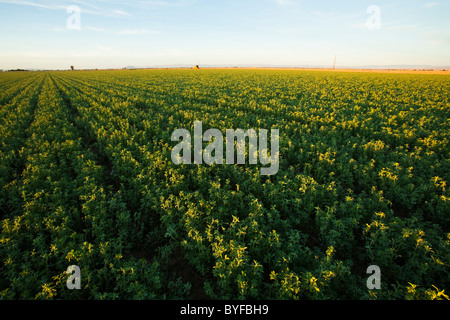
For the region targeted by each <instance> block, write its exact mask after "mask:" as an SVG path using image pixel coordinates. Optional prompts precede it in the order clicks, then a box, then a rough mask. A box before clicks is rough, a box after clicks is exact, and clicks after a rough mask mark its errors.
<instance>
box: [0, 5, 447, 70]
mask: <svg viewBox="0 0 450 320" xmlns="http://www.w3.org/2000/svg"><path fill="white" fill-rule="evenodd" d="M71 5H77V6H78V7H79V8H80V9H81V14H80V30H73V29H68V28H67V20H68V18H69V17H70V16H71V14H69V13H67V7H69V6H71ZM371 5H375V6H377V7H379V8H380V13H381V16H380V17H381V20H380V21H381V25H380V28H379V29H375V30H371V29H369V28H368V26H367V21H368V19H369V18H370V17H371V16H372V14H370V13H368V12H367V9H368V7H369V6H371ZM449 13H450V1H448V0H437V1H433V0H431V1H426V0H425V1H423V0H409V1H406V0H399V1H395V0H394V1H384V0H383V1H382V0H370V1H366V0H341V1H336V0H335V1H332V0H149V1H146V0H138V1H125V0H116V1H114V0H113V1H106V0H89V1H88V0H84V1H77V0H70V1H66V0H47V1H42V0H0V69H10V68H50V69H58V68H62V69H67V68H68V66H70V65H75V66H76V67H77V68H121V67H125V66H128V65H134V66H156V65H172V64H196V63H197V62H200V64H203V65H204V64H216V65H221V64H229V65H245V64H273V65H321V66H331V65H332V64H333V59H334V56H335V55H337V62H338V63H337V65H338V66H360V65H435V66H449V65H450V19H449V18H450V15H449Z"/></svg>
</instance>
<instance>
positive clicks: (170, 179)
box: [0, 69, 450, 299]
mask: <svg viewBox="0 0 450 320" xmlns="http://www.w3.org/2000/svg"><path fill="white" fill-rule="evenodd" d="M0 88H1V89H0V219H1V233H0V297H1V298H3V299H35V298H36V299H186V298H195V299H202V298H216V299H436V298H446V297H447V295H448V294H449V290H450V273H449V264H450V228H449V226H450V205H449V201H450V192H449V190H450V189H449V186H448V182H449V181H450V156H449V155H450V145H449V142H450V140H449V139H450V123H449V116H450V77H449V76H445V75H437V74H436V75H427V74H402V73H395V74H390V73H359V72H351V73H350V72H336V71H334V72H333V71H329V72H328V71H322V72H317V71H298V70H297V71H295V70H239V69H238V70H233V69H230V70H219V69H217V70H202V69H201V70H135V71H129V70H123V71H85V72H82V71H73V72H69V71H68V72H8V73H6V72H3V73H0ZM194 121H202V123H203V130H207V129H209V128H217V129H219V130H220V131H221V132H223V133H224V134H225V132H226V130H227V129H238V128H241V129H243V130H247V129H251V128H253V129H267V130H269V131H270V130H271V129H278V130H279V133H280V140H279V154H280V158H279V159H280V160H279V171H278V172H277V174H275V175H271V176H263V175H261V174H260V167H261V165H260V164H257V165H255V164H249V162H248V161H247V162H246V164H241V165H229V164H223V165H218V164H214V165H212V166H209V165H206V164H202V165H200V164H192V165H187V164H182V165H176V164H174V163H173V161H172V159H171V151H172V149H173V147H174V146H175V145H176V143H175V142H173V141H171V134H172V132H174V131H175V130H176V129H179V128H184V129H187V130H189V131H192V130H193V124H194ZM206 145H207V143H206V142H204V146H206ZM70 265H77V266H79V267H80V269H81V289H80V290H69V289H68V288H67V286H66V280H67V278H68V275H67V273H66V270H67V268H68V267H69V266H70ZM371 265H376V266H378V267H379V268H380V270H381V289H379V290H377V289H375V290H374V289H372V290H371V289H369V288H368V287H367V279H368V278H369V277H370V275H371V274H368V273H367V268H368V267H369V266H371ZM443 290H444V291H443Z"/></svg>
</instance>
